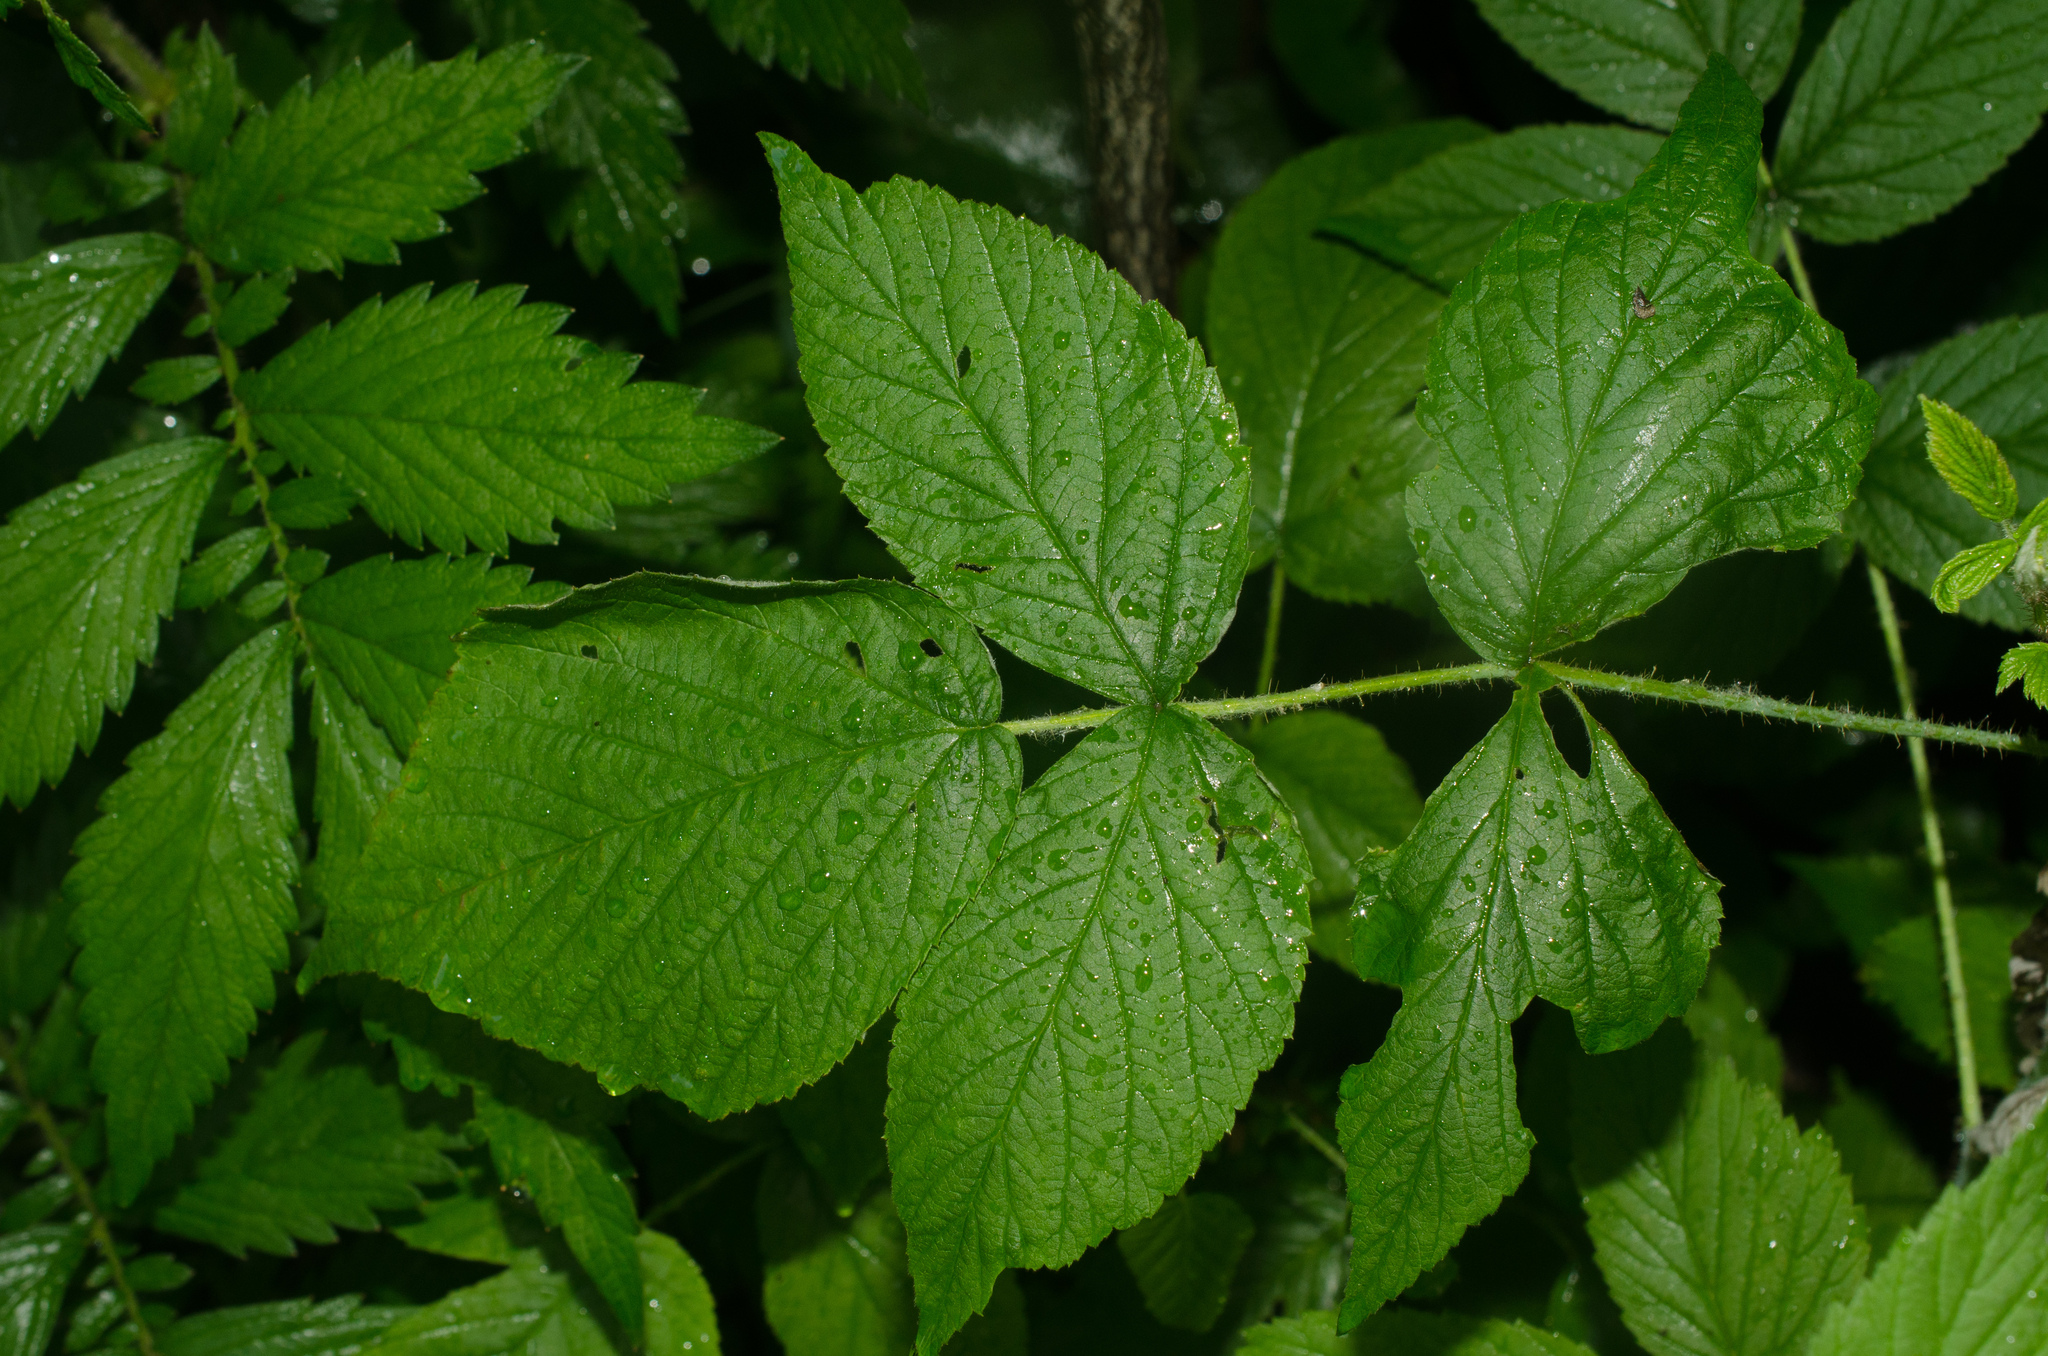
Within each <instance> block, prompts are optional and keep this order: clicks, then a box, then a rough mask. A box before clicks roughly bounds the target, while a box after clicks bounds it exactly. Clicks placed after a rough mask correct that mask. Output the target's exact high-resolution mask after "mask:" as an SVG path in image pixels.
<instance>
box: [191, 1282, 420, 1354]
mask: <svg viewBox="0 0 2048 1356" xmlns="http://www.w3.org/2000/svg"><path fill="white" fill-rule="evenodd" d="M412 1312H413V1311H412V1310H411V1309H406V1308H401V1307H397V1306H392V1305H373V1304H364V1303H363V1302H362V1301H361V1300H360V1299H359V1298H357V1297H356V1296H354V1295H343V1296H342V1297H341V1298H339V1299H331V1300H322V1301H314V1300H310V1299H291V1300H279V1301H277V1302H276V1303H273V1304H245V1305H240V1306H236V1307H233V1308H227V1309H213V1310H209V1311H208V1312H206V1313H203V1314H193V1315H192V1316H191V1317H189V1318H181V1319H178V1320H177V1321H175V1322H173V1323H171V1324H169V1325H167V1326H165V1327H161V1328H158V1329H157V1330H156V1334H155V1336H156V1349H157V1352H158V1356H357V1353H359V1352H362V1351H365V1350H367V1349H369V1348H371V1347H372V1346H374V1345H375V1344H376V1340H377V1336H378V1334H380V1333H382V1332H383V1331H384V1330H385V1329H386V1328H389V1327H390V1326H391V1325H392V1323H393V1322H395V1321H397V1320H398V1319H400V1318H402V1317H404V1316H405V1315H407V1314H409V1313H412Z"/></svg>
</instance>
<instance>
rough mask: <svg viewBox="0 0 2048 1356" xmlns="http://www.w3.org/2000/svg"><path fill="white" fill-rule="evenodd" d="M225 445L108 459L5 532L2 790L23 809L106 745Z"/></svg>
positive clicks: (1, 571) (0, 558)
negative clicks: (109, 722) (79, 750)
mask: <svg viewBox="0 0 2048 1356" xmlns="http://www.w3.org/2000/svg"><path fill="white" fill-rule="evenodd" d="M222 450H223V447H222V444H220V443H218V442H215V441H214V440H213V439H211V438H187V439H182V440H180V441H177V442H169V443H157V444H155V445H154V446H150V447H145V448H143V449H141V450H140V451H136V452H130V453H128V454H126V455H125V456H119V457H115V458H113V459H112V460H109V461H103V462H101V463H99V464H98V465H97V466H92V467H89V468H87V469H86V471H85V473H84V475H83V476H81V477H80V478H79V479H78V480H76V481H73V482H72V483H71V484H69V485H64V486H61V487H59V488H58V489H55V490H52V491H50V493H48V494H46V495H44V496H42V498H40V499H36V500H34V501H32V502H30V503H27V504H24V505H22V506H21V507H20V508H18V509H16V510H15V511H14V512H13V514H12V515H11V516H10V517H9V519H8V523H7V526H6V527H5V528H0V631H4V633H5V634H6V635H7V637H8V641H7V643H6V644H5V645H4V646H0V790H4V791H5V792H6V794H7V795H8V796H10V797H11V798H12V799H13V800H14V803H15V804H16V805H27V804H28V802H29V799H30V797H32V796H34V795H35V793H36V788H37V786H38V785H39V784H40V783H42V782H44V781H49V782H51V783H55V782H56V781H57V779H58V778H60V777H62V776H63V775H64V770H65V768H67V767H69V766H70V765H71V751H72V749H73V748H75V747H81V746H82V747H83V748H85V750H86V751H87V752H90V751H91V750H92V747H93V744H94V743H95V742H97V740H98V739H99V733H100V721H101V719H102V716H101V713H102V711H103V710H105V709H106V708H108V707H112V708H113V709H114V710H116V711H119V710H121V709H122V708H124V707H126V706H127V704H128V697H129V694H130V693H131V692H133V691H134V688H135V666H136V665H137V664H138V663H141V664H146V663H148V662H150V660H152V659H153V658H155V656H156V639H157V619H158V618H159V617H166V616H169V615H170V613H171V608H172V603H173V601H174V600H175V598H176V596H177V590H178V566H179V564H180V562H182V561H183V560H184V559H185V557H186V555H188V554H189V553H190V552H191V550H192V535H193V533H194V532H195V531H196V530H197V529H198V525H199V515H200V511H201V510H202V509H204V508H205V506H206V498H207V495H208V494H209V493H210V492H211V490H212V489H213V483H214V480H215V479H216V478H217V477H218V475H219V473H220V467H221V454H222Z"/></svg>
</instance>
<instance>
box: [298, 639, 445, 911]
mask: <svg viewBox="0 0 2048 1356" xmlns="http://www.w3.org/2000/svg"><path fill="white" fill-rule="evenodd" d="M301 620H302V621H303V620H304V616H303V614H301ZM450 648H451V649H452V648H453V647H452V646H451V647H450ZM313 738H314V740H315V741H316V744H315V747H316V749H317V757H318V762H317V765H316V775H315V777H314V779H313V818H314V819H315V820H316V821H318V823H319V825H320V852H319V856H318V858H317V859H316V860H315V862H314V867H315V870H314V871H312V872H309V876H308V879H309V883H310V884H311V885H312V886H313V887H314V888H315V889H317V890H318V891H319V893H320V894H321V896H322V898H324V897H325V895H326V885H327V881H328V880H329V879H330V878H337V879H338V878H340V877H338V876H337V875H336V873H345V872H346V871H348V870H349V868H351V867H352V866H354V865H355V861H356V858H357V857H359V856H360V855H361V854H362V851H363V844H365V843H367V842H368V841H369V840H370V821H371V820H373V819H374V818H376V815H377V811H378V810H379V809H381V808H383V805H384V802H385V801H386V800H388V799H390V797H391V793H392V792H393V791H395V790H397V789H398V772H399V759H398V754H397V753H396V751H394V750H393V749H392V747H391V741H390V739H388V738H387V737H386V736H385V734H384V732H383V731H382V730H380V729H378V728H377V725H376V722H374V721H373V720H371V719H370V713H369V712H368V711H366V710H364V709H363V706H362V704H361V703H360V702H358V701H356V699H355V698H354V697H352V696H350V695H349V692H348V689H347V686H346V685H345V684H344V683H342V682H341V680H340V679H338V678H337V677H335V676H334V674H333V673H332V672H331V671H330V670H329V669H328V668H327V667H326V662H325V656H324V655H323V656H321V657H320V658H319V659H318V660H316V662H315V664H314V667H313Z"/></svg>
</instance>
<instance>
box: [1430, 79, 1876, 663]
mask: <svg viewBox="0 0 2048 1356" xmlns="http://www.w3.org/2000/svg"><path fill="white" fill-rule="evenodd" d="M1761 119H1762V110H1761V109H1760V108H1759V106H1758V104H1757V102H1756V98H1755V96H1753V95H1752V94H1751V93H1750V92H1749V90H1748V89H1747V88H1746V87H1745V86H1744V85H1743V84H1742V82H1741V80H1740V79H1739V78H1738V77H1737V76H1736V74H1735V72H1734V70H1733V69H1731V68H1730V67H1729V66H1728V64H1727V63H1726V62H1724V61H1722V60H1720V59H1719V58H1718V57H1716V58H1714V59H1712V60H1711V61H1710V62H1709V66H1708V70H1707V74H1706V75H1705V76H1704V77H1703V78H1702V79H1701V81H1700V85H1699V88H1698V89H1697V91H1696V92H1695V93H1694V94H1693V96H1692V98H1691V99H1689V100H1688V101H1687V103H1686V109H1685V114H1684V116H1682V117H1681V118H1680V119H1679V123H1678V127H1677V130H1675V131H1674V132H1673V133H1672V135H1671V136H1670V138H1669V139H1668V140H1666V142H1665V144H1664V146H1663V147H1662V148H1661V149H1660V150H1659V151H1658V152H1657V156H1656V158H1655V159H1654V160H1652V161H1651V163H1650V166H1649V168H1648V169H1646V170H1644V171H1643V174H1642V177H1641V178H1639V179H1638V180H1637V181H1636V184H1635V187H1633V188H1631V189H1630V190H1629V192H1628V194H1627V195H1626V196H1624V197H1623V198H1622V199H1621V200H1620V201H1618V202H1612V203H1595V204H1591V205H1583V204H1576V203H1554V204H1552V205H1550V206H1548V207H1542V208H1538V209H1537V210H1536V211H1534V212H1531V213H1529V214H1528V215H1526V216H1523V217H1521V218H1519V219H1518V220H1517V221H1516V222H1515V223H1514V224H1513V225H1511V226H1509V227H1508V229H1507V230H1506V231H1505V232H1504V233H1503V234H1502V235H1501V237H1500V239H1499V241H1498V242H1497V243H1496V244H1495V245H1494V246H1493V249H1492V250H1491V251H1490V252H1489V253H1488V254H1487V256H1486V259H1485V261H1484V262H1483V263H1481V264H1480V265H1479V267H1478V268H1477V269H1475V270H1474V271H1473V273H1472V274H1471V275H1470V276H1469V277H1468V278H1467V279H1466V280H1465V282H1464V283H1462V284H1461V285H1460V286H1459V288H1458V290H1457V292H1456V293H1455V294H1454V295H1453V296H1452V298H1451V302H1450V304H1449V306H1448V307H1446V308H1445V311H1444V317H1443V321H1442V323H1441V324H1440V326H1439V327H1438V330H1437V337H1436V343H1435V346H1434V348H1433V349H1432V350H1431V353H1430V362H1429V390H1428V392H1427V393H1426V394H1425V395H1424V396H1423V397H1422V399H1421V400H1420V401H1419V402H1418V404H1417V411H1416V413H1417V418H1418V419H1419V420H1420V421H1421V422H1422V425H1423V427H1425V428H1426V429H1428V430H1429V431H1430V433H1431V435H1432V436H1433V437H1435V438H1436V440H1437V441H1438V443H1439V444H1440V445H1441V446H1442V449H1443V450H1442V457H1441V460H1439V461H1438V463H1437V465H1436V467H1435V469H1433V470H1431V471H1429V472H1428V473H1426V474H1425V475H1424V476H1423V477H1422V478H1421V479H1419V480H1418V481H1416V482H1415V484H1414V486H1413V487H1412V488H1411V489H1410V490H1409V494H1408V520H1409V522H1410V524H1411V525H1412V527H1413V529H1414V535H1415V540H1416V545H1417V550H1418V551H1419V552H1420V553H1421V556H1422V566H1423V572H1424V574H1425V575H1427V576H1428V578H1429V581H1430V589H1431V591H1432V592H1433V593H1434V594H1435V595H1436V599H1437V602H1438V604H1439V605H1440V606H1441V607H1442V609H1443V611H1444V613H1445V615H1446V616H1447V617H1448V618H1449V619H1450V621H1451V623H1452V624H1453V625H1454V626H1455V627H1457V629H1458V631H1459V634H1461V635H1462V636H1464V638H1465V639H1466V640H1467V641H1468V642H1470V643H1471V644H1472V645H1473V647H1474V648H1475V649H1477V650H1478V651H1479V652H1480V653H1481V654H1483V655H1486V656H1488V657H1491V658H1494V659H1498V660H1501V661H1503V662H1509V663H1515V662H1521V661H1523V660H1526V659H1528V658H1530V657H1533V656H1535V655H1538V654H1542V653H1544V652H1546V651H1548V650H1551V649H1555V648H1557V647H1559V646H1562V645H1567V644H1570V643H1571V642H1573V641H1577V640H1584V639H1586V638H1587V637H1588V636H1590V635H1592V634H1593V633H1594V632H1596V631H1598V630H1599V629H1600V628H1602V627H1604V626H1606V625H1608V624H1609V623H1611V622H1615V621H1619V620H1621V619H1622V618H1623V617H1628V616H1632V615H1634V614H1635V613H1638V612H1641V611H1643V610H1644V609H1646V608H1648V607H1649V606H1650V605H1651V604H1652V603H1654V602H1656V601H1657V600H1658V599H1660V598H1662V597H1664V595H1666V594H1667V593H1669V592H1670V591H1671V589H1672V588H1673V586H1675V585H1676V584H1677V583H1678V581H1679V580H1680V579H1682V578H1683V577H1684V576H1685V572H1686V571H1687V570H1689V569H1691V568H1692V567H1693V566H1695V565H1698V564H1701V563H1703V562H1705V561H1708V560H1712V559H1713V558H1714V557H1716V556H1720V555H1725V554H1727V553H1728V552H1730V551H1734V550H1739V549H1742V548H1744V547H1770V548H1772V549H1777V550H1785V549H1791V548H1796V547H1801V546H1812V545H1815V544H1817V543H1819V542H1820V541H1821V540H1822V539H1824V538H1825V537H1827V536H1829V535H1831V534H1832V533H1833V532H1834V530H1835V528H1836V525H1837V523H1838V521H1839V518H1840V515H1841V512H1842V510H1843V509H1845V508H1847V507H1848V504H1849V500H1850V497H1851V495H1852V493H1853V491H1854V489H1855V485H1856V477H1857V463H1858V461H1859V460H1860V459H1861V457H1862V455H1863V451H1864V449H1865V447H1866V445H1867V443H1868V437H1869V431H1870V421H1871V413H1872V406H1873V403H1874V402H1873V400H1872V398H1871V392H1870V388H1869V387H1868V386H1866V385H1864V384H1863V383H1862V382H1861V381H1859V380H1857V378H1856V374H1855V367H1854V364H1853V363H1852V362H1851V361H1850V358H1849V354H1848V351H1847V350H1846V349H1845V348H1844V347H1843V344H1842V338H1841V335H1840V334H1839V333H1837V332H1836V331H1835V330H1833V329H1832V328H1830V327H1829V326H1828V325H1827V324H1826V323H1824V322H1823V321H1822V320H1821V319H1820V318H1819V317H1818V316H1816V315H1814V314H1813V312H1812V311H1811V310H1809V309H1808V308H1807V307H1806V306H1805V305H1803V304H1802V303H1801V302H1800V301H1799V300H1798V299H1797V298H1796V297H1794V296H1793V295H1792V291H1791V289H1790V288H1789V287H1788V286H1786V285H1785V283H1784V282H1783V281H1782V280H1781V279H1780V278H1779V277H1778V276H1777V274H1775V273H1774V272H1772V271H1771V270H1770V269H1769V268H1767V267H1766V266H1764V265H1763V264H1760V263H1758V262H1756V261H1755V260H1754V259H1752V258H1751V257H1750V256H1749V252H1748V246H1747V243H1746V242H1747V236H1746V232H1747V228H1748V223H1749V218H1750V210H1751V207H1752V206H1753V205H1754V202H1755V198H1756V173H1755V164H1756V155H1757V129H1758V127H1759V125H1760V123H1761ZM1638 296H1640V297H1642V298H1643V303H1644V304H1643V305H1641V306H1637V305H1636V304H1635V299H1636V298H1637V297H1638Z"/></svg>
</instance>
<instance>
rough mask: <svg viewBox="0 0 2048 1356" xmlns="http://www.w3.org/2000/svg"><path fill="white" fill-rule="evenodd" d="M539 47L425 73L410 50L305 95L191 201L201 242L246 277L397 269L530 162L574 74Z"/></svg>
mask: <svg viewBox="0 0 2048 1356" xmlns="http://www.w3.org/2000/svg"><path fill="white" fill-rule="evenodd" d="M577 65H578V63H577V61H576V59H575V58H574V57H566V56H551V55H549V54H548V53H546V52H544V51H542V50H541V47H540V45H539V44H538V43H522V44H520V45H519V46H516V47H507V48H504V49H502V50H500V51H497V52H493V53H491V55H489V56H488V57H485V58H484V59H483V60H482V61H478V60H477V59H476V54H475V53H473V52H465V53H463V54H462V55H461V56H458V57H455V58H453V59H452V60H449V61H437V62H433V63H431V64H429V65H425V66H420V67H417V68H415V66H414V65H413V56H412V49H411V48H410V47H402V48H400V49H399V50H398V51H396V52H394V53H392V54H391V55H390V56H388V57H386V58H385V59H384V60H382V61H380V62H378V63H377V64H376V65H375V66H374V67H372V68H371V69H370V70H368V71H367V72H366V71H364V70H363V69H362V68H361V67H360V66H349V67H344V68H343V69H342V70H341V71H340V72H339V73H338V74H337V75H336V76H335V77H334V78H333V79H332V80H330V81H328V82H327V83H326V84H324V85H322V86H321V87H320V88H319V89H318V90H317V91H315V90H314V89H313V88H312V86H311V84H310V83H306V82H301V83H300V84H297V85H294V86H293V87H292V89H291V91H290V92H289V93H288V94H286V95H285V96H284V98H283V99H282V100H281V101H280V102H279V103H278V105H277V107H276V109H275V110H273V111H270V112H267V113H266V112H265V111H263V110H262V109H258V110H256V111H254V112H252V113H251V115H250V116H249V117H248V118H247V119H245V120H244V121H243V123H242V126H241V130H239V131H238V132H236V133H235V139H234V140H233V141H232V142H230V143H229V144H228V149H227V153H226V154H225V155H224V156H221V157H220V159H219V161H218V163H216V164H215V165H214V166H213V169H212V170H211V172H209V173H207V174H205V175H204V176H202V177H201V178H200V179H199V181H198V182H197V183H196V184H194V185H193V187H192V193H191V196H190V197H189V198H187V199H186V202H185V226H186V229H187V230H188V231H190V232H191V235H192V242H193V243H194V244H195V245H197V246H198V247H199V248H200V249H201V250H204V251H205V252H206V253H207V254H208V255H209V256H211V257H212V258H214V259H216V260H218V261H219V262H221V263H223V264H225V265H227V266H228V267H229V268H232V269H235V270H237V271H240V272H256V271H258V270H261V271H264V272H275V271H276V270H278V269H283V268H305V269H321V268H324V269H332V270H334V271H336V272H339V271H340V270H341V266H342V263H343V261H345V260H355V261H357V262H359V263H366V264H395V263H397V262H398V250H397V244H398V243H399V242H404V241H412V240H425V239H427V238H428V237H430V236H436V235H440V234H441V233H443V232H444V231H446V230H447V229H448V227H447V224H446V223H445V222H443V221H442V220H441V216H440V214H441V213H442V212H444V211H446V210H448V209H449V208H453V207H460V206H461V205H462V204H463V203H466V202H468V201H469V200H470V199H472V198H474V197H475V196H476V195H477V194H478V193H480V192H482V191H483V188H482V185H480V184H479V183H477V181H476V179H475V178H474V177H473V176H472V175H471V173H470V171H472V170H482V169H490V168H491V167H493V166H495V165H502V164H504V163H505V162H506V161H507V160H510V159H512V158H513V157H514V156H516V155H518V154H519V153H520V152H521V151H522V150H524V149H525V147H524V144H523V142H522V141H521V138H520V133H521V132H522V131H523V130H524V128H525V127H526V126H527V124H528V123H531V122H532V121H533V120H534V118H535V117H536V116H537V115H538V114H539V113H540V111H541V110H542V109H544V108H546V107H547V106H548V102H549V101H550V100H551V99H553V98H554V97H555V93H556V91H557V90H559V89H560V88H561V87H562V82H563V81H565V80H567V79H568V78H569V76H570V74H571V73H572V72H574V71H575V69H576V67H577Z"/></svg>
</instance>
